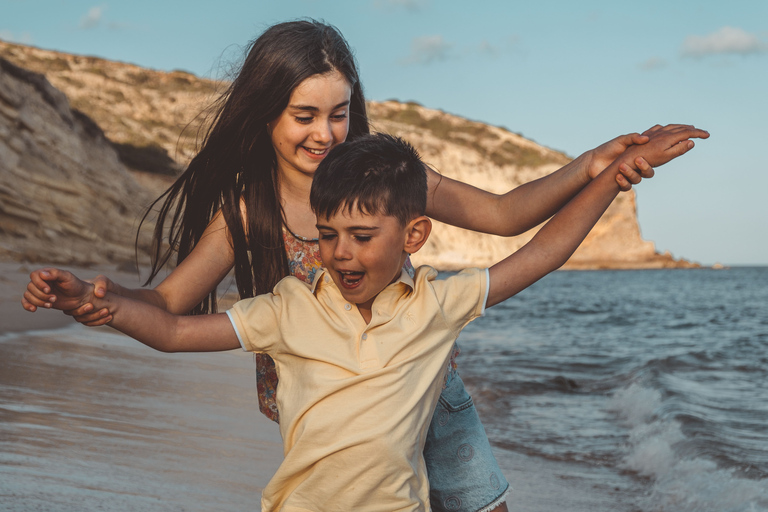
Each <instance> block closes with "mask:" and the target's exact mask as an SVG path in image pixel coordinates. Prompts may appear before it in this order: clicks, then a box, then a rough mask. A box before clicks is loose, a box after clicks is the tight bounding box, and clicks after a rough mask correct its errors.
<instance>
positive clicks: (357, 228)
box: [315, 224, 381, 231]
mask: <svg viewBox="0 0 768 512" xmlns="http://www.w3.org/2000/svg"><path fill="white" fill-rule="evenodd" d="M315 227H316V228H317V229H327V230H329V231H336V229H334V228H332V227H330V226H326V225H325V224H315ZM345 229H347V230H349V231H378V230H379V229H381V228H380V227H379V226H347V227H346V228H345Z"/></svg>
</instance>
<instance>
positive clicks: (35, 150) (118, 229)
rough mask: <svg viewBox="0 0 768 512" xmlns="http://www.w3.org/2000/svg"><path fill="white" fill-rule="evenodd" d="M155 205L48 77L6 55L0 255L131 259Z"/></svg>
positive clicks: (67, 260)
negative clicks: (142, 222) (144, 214)
mask: <svg viewBox="0 0 768 512" xmlns="http://www.w3.org/2000/svg"><path fill="white" fill-rule="evenodd" d="M150 200H151V195H150V194H149V193H148V191H147V190H146V189H144V188H143V187H141V186H140V185H138V184H137V183H136V181H135V180H134V179H133V178H132V177H131V175H130V174H129V173H128V171H127V170H126V168H125V166H124V165H123V164H122V163H121V162H120V160H119V159H118V156H117V153H116V152H115V150H114V149H113V147H112V146H111V145H110V143H109V142H108V141H107V139H106V138H105V136H104V133H103V132H102V130H101V129H100V128H99V127H98V125H96V123H94V122H93V121H92V120H91V119H89V118H88V117H87V116H85V115H84V114H82V113H80V112H78V111H76V110H72V109H71V108H70V106H69V102H68V100H67V97H66V96H65V95H64V94H63V93H62V92H61V91H59V90H57V89H56V88H54V87H53V86H52V85H51V84H50V83H49V82H48V80H47V79H46V78H45V77H44V76H43V75H40V74H37V73H34V72H31V71H28V70H26V69H23V68H20V67H18V66H16V65H14V64H12V63H10V62H8V61H7V60H5V59H2V58H0V258H2V259H15V260H27V261H42V260H45V261H50V262H54V263H61V264H72V263H77V264H86V265H87V264H93V263H104V262H115V263H124V262H128V261H131V260H132V259H133V258H134V250H133V241H134V239H135V228H136V226H137V224H136V222H137V219H138V218H139V216H140V214H141V211H142V208H144V207H146V206H147V205H148V204H149V201H150ZM146 243H147V241H144V246H145V247H146Z"/></svg>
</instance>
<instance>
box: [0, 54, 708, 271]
mask: <svg viewBox="0 0 768 512" xmlns="http://www.w3.org/2000/svg"><path fill="white" fill-rule="evenodd" d="M3 57H4V59H3V60H2V65H0V258H3V259H8V258H13V259H17V260H30V261H40V260H47V261H55V262H59V263H69V264H89V263H103V262H104V261H113V262H116V263H124V262H130V261H133V260H134V240H135V230H136V227H137V222H138V218H139V217H140V214H141V212H142V210H143V208H145V207H146V206H147V205H148V204H149V203H150V201H151V199H152V198H154V197H156V196H157V195H158V194H159V193H160V192H161V191H162V190H164V189H165V188H166V187H167V186H168V184H169V183H170V180H172V179H173V175H175V173H177V172H178V171H179V169H181V168H183V167H184V165H186V163H187V162H188V161H189V159H190V158H191V156H192V155H193V154H194V152H195V150H196V148H195V143H196V138H197V135H198V133H199V130H200V128H201V127H204V125H205V124H204V123H205V116H204V115H198V114H199V113H200V112H202V111H203V110H204V108H205V107H206V106H207V105H209V104H210V102H211V101H212V99H213V98H215V94H216V92H217V91H219V90H221V88H222V83H219V82H215V81H211V80H205V79H200V78H197V77H195V76H194V75H191V74H189V73H185V72H182V71H174V72H169V73H166V72H159V71H154V70H149V69H144V68H140V67H138V66H134V65H131V64H124V63H118V62H112V61H107V60H103V59H98V58H95V57H83V56H76V55H69V54H63V53H58V52H52V51H47V50H41V49H38V48H32V47H27V46H22V45H16V44H10V43H4V42H2V41H0V58H3ZM369 112H370V117H371V121H372V126H373V128H374V129H375V130H379V131H387V132H390V133H394V134H396V135H400V136H402V137H404V138H406V139H407V140H409V141H411V142H412V143H413V144H414V146H416V148H417V149H418V150H419V152H420V153H421V155H422V157H423V158H424V159H425V161H427V162H429V163H430V164H431V165H432V166H433V167H434V168H436V169H438V170H439V171H440V172H441V173H442V174H443V175H445V176H449V177H451V178H454V179H458V180H460V181H464V182H467V183H471V184H473V185H475V186H477V187H480V188H483V189H486V190H489V191H492V192H504V191H507V190H509V189H511V188H514V187H516V186H519V185H520V184H522V183H525V182H528V181H530V180H532V179H536V178H539V177H541V176H544V175H546V174H547V173H550V172H552V171H554V170H555V169H557V168H559V167H561V166H562V165H564V164H565V163H567V162H568V161H569V158H568V157H567V156H566V155H563V154H562V153H559V152H556V151H553V150H550V149H548V148H545V147H543V146H540V145H538V144H536V143H534V142H532V141H530V140H527V139H525V138H524V137H522V136H520V135H518V134H515V133H512V132H510V131H508V130H506V129H503V128H498V127H493V126H488V125H485V124H482V123H478V122H473V121H469V120H466V119H462V118H460V117H457V116H453V115H450V114H447V113H444V112H440V111H436V110H431V109H427V108H424V107H422V106H420V105H417V104H413V103H406V104H403V103H399V102H395V101H388V102H383V103H376V102H372V103H370V104H369ZM535 232H536V230H535V229H534V230H532V231H531V232H529V233H526V234H524V235H521V236H518V237H513V238H499V237H492V236H488V235H480V234H477V233H472V232H467V231H464V230H461V229H457V228H454V227H451V226H445V225H440V224H439V223H436V226H435V229H434V232H433V236H432V237H431V239H430V242H429V243H428V245H427V246H426V247H425V248H424V249H422V251H420V252H419V253H418V255H417V256H416V257H415V258H414V260H415V262H416V263H429V264H431V265H434V266H436V267H438V268H441V269H446V270H448V269H455V268H460V267H464V266H470V265H471V266H483V265H489V264H491V263H493V262H495V261H498V260H499V259H500V258H502V257H504V256H506V255H507V254H509V253H510V252H511V251H513V250H515V249H517V248H519V247H521V246H522V245H523V244H525V243H526V242H527V241H528V240H530V238H531V237H532V236H533V234H535ZM148 235H149V230H144V233H143V234H142V238H141V239H140V241H139V249H140V253H143V252H144V251H145V250H146V248H147V247H148V243H149V239H148ZM693 265H695V264H691V263H689V262H687V261H684V260H674V259H673V258H672V257H671V256H670V255H669V254H666V255H663V254H658V253H656V251H655V249H654V245H653V243H652V242H649V241H644V240H643V239H642V238H641V236H640V230H639V226H638V223H637V215H636V206H635V193H634V192H629V193H624V194H621V195H620V197H619V198H618V199H617V200H616V201H615V202H614V203H613V205H612V206H611V207H610V208H609V210H608V211H607V212H606V214H605V215H604V216H603V218H602V219H601V220H600V222H599V223H598V225H597V226H596V227H595V229H594V230H593V232H592V233H591V234H590V235H589V237H588V238H587V239H586V240H585V241H584V243H583V244H582V246H581V247H580V248H579V250H578V251H577V252H576V254H575V255H574V256H573V257H572V258H571V260H569V262H568V263H567V264H566V267H565V268H662V267H686V266H693Z"/></svg>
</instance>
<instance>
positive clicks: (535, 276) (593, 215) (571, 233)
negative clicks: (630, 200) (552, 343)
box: [487, 126, 708, 307]
mask: <svg viewBox="0 0 768 512" xmlns="http://www.w3.org/2000/svg"><path fill="white" fill-rule="evenodd" d="M688 133H689V131H688V127H682V126H681V127H678V128H674V129H668V130H665V131H664V132H661V133H658V134H656V135H655V136H654V137H652V138H651V141H650V142H648V144H645V145H642V146H632V147H630V148H629V149H627V150H626V151H625V152H624V153H623V154H622V155H621V156H620V157H619V158H618V159H616V160H615V161H614V162H613V163H612V164H611V165H609V166H608V167H607V168H606V170H605V172H603V173H601V174H600V175H598V176H597V177H596V178H595V179H594V180H592V182H591V183H590V184H589V185H587V186H586V187H585V188H584V190H582V191H581V192H580V193H579V194H578V195H576V197H574V198H573V199H572V200H571V201H569V202H568V204H566V205H565V206H564V207H563V208H562V209H561V210H560V211H559V212H558V213H557V214H556V215H555V216H554V217H553V218H552V219H551V220H550V221H549V222H547V224H545V225H544V227H542V228H541V230H539V232H538V233H536V235H535V236H534V237H533V238H532V239H531V241H530V242H528V243H527V244H526V245H524V246H523V247H522V248H520V250H518V251H517V252H515V253H514V254H512V255H511V256H509V257H507V258H506V259H504V260H502V261H501V262H499V263H497V264H496V265H494V266H493V267H491V268H490V289H489V296H488V302H487V306H488V307H490V306H493V305H496V304H498V303H500V302H502V301H504V300H506V299H508V298H509V297H511V296H513V295H515V294H517V293H519V292H520V291H522V290H524V289H525V288H527V287H528V286H530V285H531V284H533V283H535V282H536V281H538V280H539V279H541V278H542V277H544V276H545V275H547V274H548V273H550V272H552V271H554V270H557V269H558V268H560V267H561V266H562V265H563V264H564V263H565V262H566V261H567V260H568V258H569V257H570V256H571V255H572V254H573V253H574V252H575V251H576V249H577V248H578V246H579V245H580V244H581V242H582V241H583V240H584V238H585V237H586V236H587V234H588V233H589V231H590V230H591V229H592V227H593V226H594V225H595V223H597V221H598V220H599V219H600V216H601V215H602V214H603V213H604V212H605V210H606V209H607V208H608V206H610V204H611V202H612V201H613V199H614V198H615V197H616V196H617V195H618V193H619V190H620V189H619V185H618V184H617V183H616V180H615V179H614V177H615V175H616V173H617V172H619V171H620V168H621V167H624V166H630V167H631V166H632V164H633V163H634V162H635V161H636V159H637V158H639V157H643V158H644V159H645V160H646V161H647V162H648V163H650V164H651V165H653V166H657V165H662V164H664V163H667V162H669V161H670V160H672V159H673V158H676V157H677V156H680V155H681V154H684V153H685V152H687V151H689V150H690V149H691V148H693V141H690V140H688V138H689V137H688ZM705 133H706V132H705ZM707 136H708V134H707Z"/></svg>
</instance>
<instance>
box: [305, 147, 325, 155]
mask: <svg viewBox="0 0 768 512" xmlns="http://www.w3.org/2000/svg"><path fill="white" fill-rule="evenodd" d="M306 150H307V151H309V152H310V153H312V154H313V155H322V154H323V153H325V150H324V149H311V148H306Z"/></svg>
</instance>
